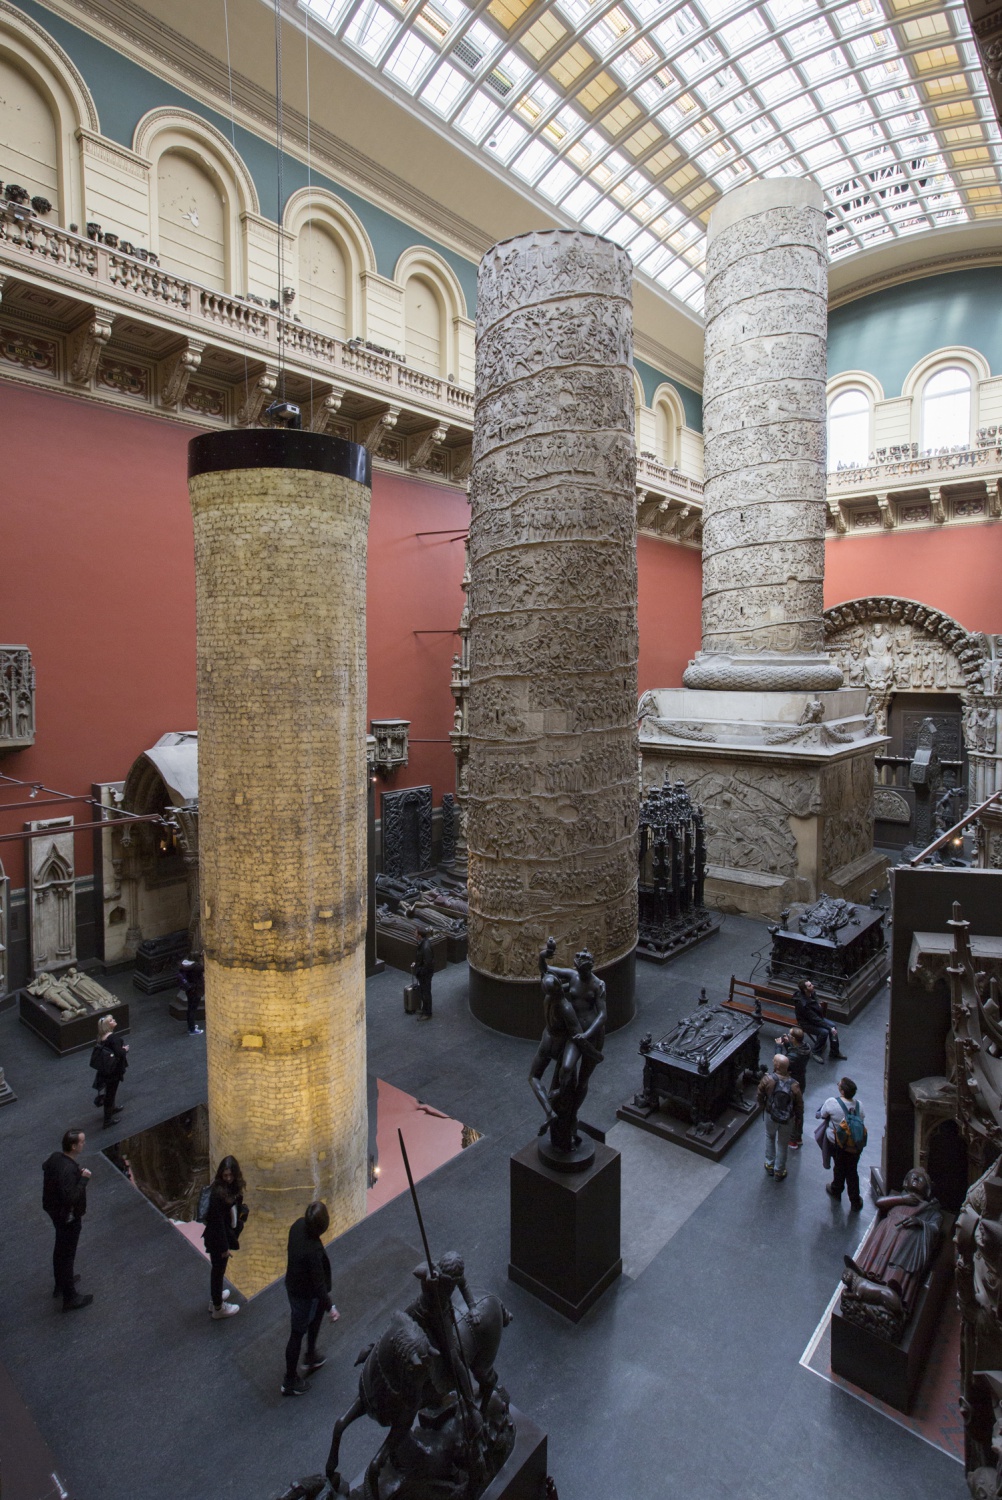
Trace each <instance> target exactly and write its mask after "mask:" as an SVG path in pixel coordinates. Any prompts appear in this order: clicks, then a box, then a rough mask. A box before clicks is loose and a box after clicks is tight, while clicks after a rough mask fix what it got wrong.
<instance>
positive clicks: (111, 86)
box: [19, 0, 477, 317]
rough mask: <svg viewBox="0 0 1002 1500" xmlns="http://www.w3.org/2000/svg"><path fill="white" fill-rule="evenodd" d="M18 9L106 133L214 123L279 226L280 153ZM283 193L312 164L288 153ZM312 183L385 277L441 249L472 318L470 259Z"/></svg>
mask: <svg viewBox="0 0 1002 1500" xmlns="http://www.w3.org/2000/svg"><path fill="white" fill-rule="evenodd" d="M19 9H21V10H23V11H24V13H25V15H27V16H30V17H31V19H32V20H33V21H37V22H38V24H39V25H40V26H44V27H45V29H46V31H47V32H49V34H50V35H51V36H53V37H54V38H55V39H56V41H57V42H58V43H59V45H60V46H61V47H62V48H63V50H64V51H65V52H67V53H69V55H70V57H71V58H72V59H73V61H74V62H75V63H76V65H77V67H78V68H79V69H80V72H81V73H82V74H83V77H84V80H85V81H86V84H87V87H88V88H89V89H90V91H91V94H92V95H93V97H94V103H95V104H96V105H97V112H98V115H99V116H100V120H101V132H102V134H103V135H106V136H108V138H109V139H110V140H113V141H118V142H119V144H120V145H122V146H128V147H130V148H131V146H132V138H133V135H134V134H135V129H136V126H137V125H138V124H139V121H140V120H141V119H142V117H143V115H145V114H146V113H147V111H148V110H151V109H165V108H168V109H187V110H190V111H191V113H192V114H196V115H200V116H201V117H202V119H203V120H208V122H209V124H210V125H214V126H215V127H216V129H217V130H219V131H221V132H222V134H223V135H225V136H226V138H227V140H231V141H233V143H234V145H235V146H236V149H237V151H238V152H239V153H240V155H241V156H242V157H243V160H244V161H245V162H246V164H247V170H248V171H249V172H250V174H251V176H252V177H253V179H254V186H255V187H256V188H257V192H258V197H259V198H260V200H261V212H262V214H263V215H264V216H265V218H268V219H272V220H274V221H276V222H277V220H278V217H279V215H278V153H277V151H276V150H275V147H274V146H271V145H269V143H268V142H267V141H263V140H262V139H261V137H260V136H257V135H253V134H252V133H251V132H250V131H249V130H244V129H243V127H242V126H240V125H235V126H234V125H231V123H230V121H229V120H228V119H227V118H226V116H225V115H221V114H219V113H217V111H216V110H214V109H209V108H208V107H207V106H206V105H204V104H201V103H199V101H198V100H197V99H192V98H190V97H189V95H187V94H183V93H181V91H180V90H179V89H176V88H174V87H173V86H172V85H171V84H169V83H165V82H164V81H163V79H161V78H158V77H157V76H156V74H155V73H150V72H148V71H147V69H146V68H141V67H139V66H138V64H136V63H134V62H130V60H129V59H128V58H127V57H123V56H122V55H121V53H119V52H115V51H114V50H113V49H112V48H111V47H106V46H105V44H104V43H103V42H100V41H98V40H97V39H96V38H95V37H92V36H89V35H88V34H87V32H85V31H81V30H79V29H78V27H76V26H71V25H70V24H69V23H68V22H67V21H64V20H63V19H62V17H60V16H56V15H53V14H52V12H51V11H49V10H46V9H45V7H44V6H42V5H37V4H36V3H35V0H20V4H19ZM282 175H283V188H284V191H285V195H286V198H288V197H289V196H290V195H291V194H292V193H294V192H296V191H297V190H298V189H299V188H302V187H306V185H307V173H306V164H305V163H304V162H301V161H299V160H298V159H297V158H296V157H294V156H289V155H288V154H287V153H286V155H285V157H284V162H283V168H282ZM310 181H311V182H312V183H313V186H314V187H322V188H328V189H329V190H330V191H331V192H332V193H336V194H337V195H338V197H339V198H340V199H342V201H343V202H345V203H347V204H348V207H349V208H352V209H354V211H355V213H357V214H358V217H359V218H360V219H361V221H362V223H363V224H364V225H365V229H366V233H367V234H368V236H369V238H370V240H371V241H372V248H373V250H374V251H375V253H376V266H377V269H378V270H379V273H380V275H381V276H386V277H392V275H393V270H394V267H395V266H396V263H397V261H398V260H399V258H400V256H401V254H402V253H403V251H404V250H406V249H408V248H409V246H411V245H427V246H428V247H429V248H430V249H432V250H436V251H437V252H438V254H439V255H441V256H442V258H443V259H444V260H447V261H448V263H449V265H450V266H451V267H452V269H453V270H454V271H455V273H456V275H457V276H458V277H459V281H460V284H461V286H462V288H463V293H464V295H465V297H466V303H467V309H468V311H469V313H470V316H471V317H472V316H473V313H474V309H475V307H476V300H477V268H476V266H475V265H474V264H473V262H472V261H469V260H466V259H465V257H463V256H462V255H457V254H456V252H455V251H454V250H449V249H448V248H447V247H446V246H445V245H440V244H439V243H438V242H437V241H436V240H433V239H430V238H428V237H427V236H426V235H423V234H422V233H421V232H420V230H417V229H413V228H412V227H411V226H410V225H409V224H402V223H401V222H400V220H399V219H395V218H394V217H393V215H392V214H388V213H386V212H385V211H384V210H383V209H381V208H377V207H376V206H375V205H374V204H372V203H368V202H366V200H365V199H364V198H359V197H358V195H357V194H356V193H353V192H351V191H350V189H348V188H345V187H342V186H341V184H340V183H337V182H334V181H333V180H332V179H331V178H329V177H325V176H324V175H323V173H321V172H317V171H314V172H313V173H312V174H311V177H310Z"/></svg>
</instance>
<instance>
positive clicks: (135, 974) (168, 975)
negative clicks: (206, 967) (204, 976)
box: [132, 930, 190, 995]
mask: <svg viewBox="0 0 1002 1500" xmlns="http://www.w3.org/2000/svg"><path fill="white" fill-rule="evenodd" d="M189 947H190V943H189V939H188V933H187V931H186V930H185V931H178V932H168V933H166V934H165V936H163V937H157V938H147V939H146V940H145V941H144V942H142V943H140V944H139V947H138V948H137V949H136V962H135V968H134V969H133V971H132V983H133V987H134V988H135V989H137V990H141V991H142V993H143V994H144V995H155V994H156V993H157V991H158V990H169V989H176V988H177V984H178V977H177V976H178V966H179V965H180V963H181V960H182V958H185V957H187V954H188V949H189Z"/></svg>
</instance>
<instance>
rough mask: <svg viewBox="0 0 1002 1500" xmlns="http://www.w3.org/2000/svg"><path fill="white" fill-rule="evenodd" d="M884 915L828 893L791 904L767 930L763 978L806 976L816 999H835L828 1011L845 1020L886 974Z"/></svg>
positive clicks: (793, 979) (793, 981) (794, 980)
mask: <svg viewBox="0 0 1002 1500" xmlns="http://www.w3.org/2000/svg"><path fill="white" fill-rule="evenodd" d="M886 917H887V913H886V912H885V911H883V910H882V909H881V908H880V907H871V906H860V905H857V904H856V903H854V902H851V901H842V900H839V899H837V898H835V897H832V896H822V897H821V899H820V901H815V902H813V903H812V904H811V905H810V906H803V905H799V904H798V905H794V906H791V907H790V908H788V910H786V911H784V912H783V916H782V925H780V926H778V927H770V929H769V931H770V933H771V935H772V950H771V952H770V955H769V968H768V974H769V978H770V979H778V980H780V981H782V982H784V983H786V984H796V983H798V982H799V981H800V980H801V979H810V980H812V981H813V982H814V985H815V987H816V989H817V991H818V994H819V997H820V998H821V999H822V1000H827V1001H829V1003H831V1002H833V1001H834V1002H837V1005H836V1012H833V1014H834V1013H837V1015H838V1016H839V1017H845V1018H846V1019H850V1020H851V1018H852V1016H853V1014H854V1013H855V1012H856V1011H857V1010H858V1009H859V1008H860V1006H862V1005H863V1004H864V1003H865V1001H867V1000H868V999H869V998H870V996H871V995H872V994H873V992H874V990H875V989H876V988H877V986H878V985H879V984H881V983H882V982H883V980H884V977H885V976H886V974H887V964H888V956H887V940H886V938H885V935H884V922H885V920H886Z"/></svg>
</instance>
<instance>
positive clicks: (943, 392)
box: [922, 365, 971, 451]
mask: <svg viewBox="0 0 1002 1500" xmlns="http://www.w3.org/2000/svg"><path fill="white" fill-rule="evenodd" d="M970 441H971V377H970V375H969V374H968V372H967V371H966V370H963V369H961V368H960V366H959V365H951V366H950V367H949V368H948V369H946V370H937V371H936V373H935V375H930V376H929V379H928V380H927V381H926V383H925V385H924V386H923V388H922V448H923V451H928V450H930V449H932V450H933V451H935V450H936V449H937V448H954V447H962V448H966V447H967V445H968V444H969V443H970Z"/></svg>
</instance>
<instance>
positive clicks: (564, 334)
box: [468, 230, 638, 983]
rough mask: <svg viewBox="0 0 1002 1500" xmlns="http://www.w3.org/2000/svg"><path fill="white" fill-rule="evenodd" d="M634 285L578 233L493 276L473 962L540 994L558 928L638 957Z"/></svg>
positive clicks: (512, 251)
mask: <svg viewBox="0 0 1002 1500" xmlns="http://www.w3.org/2000/svg"><path fill="white" fill-rule="evenodd" d="M631 281H632V267H631V263H630V258H629V256H628V255H627V254H626V253H625V251H623V250H621V249H619V248H618V247H617V246H616V245H613V244H612V243H611V242H609V241H608V240H603V239H601V238H599V237H597V236H595V235H590V234H586V233H584V232H580V231H563V230H559V231H554V232H548V233H535V234H529V235H524V236H521V237H520V238H518V239H513V240H509V241H506V242H504V243H503V244H500V245H496V246H495V247H494V249H493V250H491V251H489V252H488V254H487V255H486V256H485V257H484V260H483V262H482V263H481V267H480V276H479V283H478V296H477V307H478V313H477V375H476V413H475V421H474V439H473V452H474V462H473V471H472V476H471V483H470V501H471V507H472V515H471V524H470V596H469V597H470V624H471V633H470V698H469V727H470V758H469V795H468V842H469V898H470V922H469V957H470V965H471V968H472V969H473V970H474V971H476V972H478V973H480V974H483V975H486V976H490V977H491V978H492V979H495V980H502V981H511V982H515V983H518V982H527V981H528V982H534V981H535V979H536V977H537V975H538V967H537V958H538V953H539V950H540V949H541V947H542V946H543V944H544V942H545V940H546V938H547V936H549V935H551V934H552V935H553V936H554V937H556V939H557V945H558V951H559V952H560V953H561V954H562V955H564V958H566V960H567V961H568V962H569V961H570V955H572V954H573V953H574V951H575V950H576V949H579V948H582V947H585V946H587V947H589V948H590V949H591V951H592V952H593V954H594V956H595V961H596V965H597V966H599V967H601V966H602V965H605V964H609V963H611V962H612V961H614V960H616V959H619V958H622V957H623V956H624V955H627V954H629V953H630V952H631V951H632V949H633V947H634V945H635V943H636V936H637V894H636V890H637V851H636V829H637V810H638V795H637V784H636V782H637V759H636V757H637V743H636V720H635V705H636V700H637V620H636V598H637V588H636V523H635V514H636V507H635V500H634V496H635V477H636V476H635V469H636V459H635V444H634V437H633V376H632V344H633V337H632V304H631ZM562 961H563V959H562Z"/></svg>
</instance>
